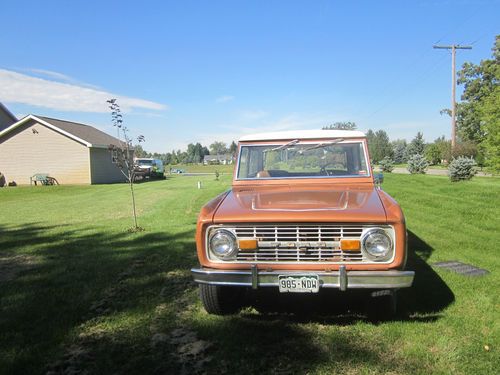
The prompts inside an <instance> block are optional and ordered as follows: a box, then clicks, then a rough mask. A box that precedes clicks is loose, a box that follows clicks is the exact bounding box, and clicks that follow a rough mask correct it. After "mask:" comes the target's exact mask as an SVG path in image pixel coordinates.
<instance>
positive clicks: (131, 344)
mask: <svg viewBox="0 0 500 375" xmlns="http://www.w3.org/2000/svg"><path fill="white" fill-rule="evenodd" d="M192 238H193V232H192V231H191V230H188V231H183V232H180V233H164V232H161V233H160V232H154V233H149V232H142V233H137V234H127V233H116V232H115V233H109V232H104V231H102V230H100V229H96V228H94V227H89V228H83V230H75V229H72V227H70V226H66V227H65V226H58V227H55V226H49V225H42V224H36V223H34V224H28V225H24V226H22V227H5V226H4V227H2V226H0V273H2V274H4V275H7V276H6V277H4V278H3V279H2V280H0V332H1V333H2V335H1V336H0V362H1V363H2V366H1V367H0V373H5V374H7V373H8V374H26V373H43V372H44V371H46V370H47V369H50V370H51V371H54V372H55V373H63V372H64V371H66V372H68V371H72V370H75V371H76V372H75V373H78V371H81V370H86V371H89V372H90V373H127V374H135V373H137V374H139V373H141V374H142V373H179V372H180V371H182V370H183V368H182V366H181V365H180V364H179V357H178V354H177V352H178V346H176V345H172V344H169V342H168V338H167V339H165V337H163V336H162V334H163V335H166V334H168V333H169V332H170V331H171V330H172V329H174V328H177V327H186V326H187V327H188V328H189V329H194V330H195V331H196V333H197V334H198V335H199V337H201V338H202V339H204V340H209V341H211V342H213V343H214V344H215V345H214V347H213V348H212V351H211V352H209V353H199V354H194V355H193V361H196V360H199V359H200V356H211V357H213V358H214V359H213V360H212V361H211V362H209V363H208V364H207V365H206V366H205V367H204V370H206V371H207V373H220V372H224V370H226V371H227V372H228V373H232V372H236V371H238V372H240V373H245V372H247V373H254V372H263V373H280V372H281V373H302V372H305V371H306V370H307V369H311V368H321V366H322V365H328V366H331V364H334V365H335V366H337V365H338V366H339V367H338V369H339V371H342V369H343V366H349V365H350V364H352V362H353V361H356V363H357V365H362V366H367V367H369V368H375V369H379V370H380V371H385V370H386V369H393V370H394V369H395V370H396V371H397V370H401V371H402V372H404V370H407V369H411V368H417V367H416V366H418V364H417V363H415V364H413V363H408V362H407V363H406V364H405V366H407V367H404V368H394V363H392V362H393V361H392V359H391V357H385V356H384V354H383V353H385V352H386V351H387V352H390V351H391V347H390V344H391V343H390V340H381V341H380V342H379V340H378V339H377V337H373V338H370V337H366V336H365V337H364V338H363V340H360V339H359V337H356V335H355V334H353V331H351V330H346V329H345V328H346V326H351V328H350V329H353V330H354V329H356V323H359V322H365V321H366V317H365V316H364V315H363V303H362V302H363V299H362V298H356V295H354V294H353V295H347V294H343V293H338V292H334V291H327V293H322V294H321V295H317V296H311V297H312V298H311V299H308V300H307V299H306V300H305V301H303V302H301V305H302V306H303V307H304V309H303V311H301V312H300V314H297V315H290V314H275V315H260V314H256V313H255V312H252V311H250V310H247V311H245V312H243V313H241V314H240V315H236V316H232V317H224V318H219V317H211V316H208V315H206V314H204V313H202V312H199V303H198V302H197V298H196V297H195V293H196V292H195V286H194V284H193V283H192V282H191V277H190V275H189V272H188V270H189V269H190V267H191V266H192V265H193V264H194V263H195V262H196V259H195V246H194V242H193V239H192ZM409 245H410V246H409V248H410V258H409V263H408V268H409V269H413V270H415V271H416V275H417V276H416V279H415V283H414V286H413V287H412V288H410V289H408V290H405V291H403V292H402V296H401V305H402V306H403V307H405V311H404V313H403V315H402V316H400V317H399V318H398V320H403V321H432V320H434V319H437V318H438V317H439V313H440V311H442V310H443V309H444V308H446V306H448V305H449V304H450V303H452V302H453V300H454V296H453V293H452V292H451V290H450V289H449V288H448V287H447V286H446V284H445V283H444V282H443V280H441V278H440V277H439V276H438V275H437V274H436V273H435V272H434V271H433V270H432V268H431V267H430V266H428V265H427V263H426V262H425V260H426V259H427V258H428V257H429V256H430V254H431V252H432V248H430V247H429V246H428V245H427V244H426V243H425V242H423V241H422V240H421V239H419V238H418V237H417V236H415V235H414V234H413V233H411V232H410V233H409ZM292 297H293V296H292ZM351 297H352V300H351ZM285 302H286V301H285ZM345 302H348V303H345ZM193 303H194V304H193ZM288 303H291V304H295V305H297V303H296V301H294V300H293V299H292V300H291V301H288ZM304 312H305V313H306V314H304ZM200 314H201V315H200ZM303 323H313V324H306V325H304V324H303ZM153 336H156V337H157V338H159V342H160V344H158V345H157V346H155V345H156V344H155V345H152V337H153ZM374 341H376V342H374ZM47 365H52V366H50V367H47ZM207 366H208V367H207Z"/></svg>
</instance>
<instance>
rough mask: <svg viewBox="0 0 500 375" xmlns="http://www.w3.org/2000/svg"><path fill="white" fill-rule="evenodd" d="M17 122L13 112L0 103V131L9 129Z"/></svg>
mask: <svg viewBox="0 0 500 375" xmlns="http://www.w3.org/2000/svg"><path fill="white" fill-rule="evenodd" d="M15 122H17V118H16V116H14V115H13V114H12V112H11V111H9V110H8V109H7V107H6V106H4V105H3V104H2V103H0V131H2V130H4V129H5V128H8V127H9V126H11V125H12V124H14V123H15Z"/></svg>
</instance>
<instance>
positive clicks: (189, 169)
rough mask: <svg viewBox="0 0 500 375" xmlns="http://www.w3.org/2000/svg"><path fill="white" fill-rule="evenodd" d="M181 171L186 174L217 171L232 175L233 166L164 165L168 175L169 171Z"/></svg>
mask: <svg viewBox="0 0 500 375" xmlns="http://www.w3.org/2000/svg"><path fill="white" fill-rule="evenodd" d="M171 168H173V169H183V170H185V171H186V173H215V171H218V172H219V173H220V174H229V175H232V174H233V170H234V164H233V165H222V164H221V165H203V164H176V165H166V166H165V171H166V172H167V173H168V172H169V171H170V169H171Z"/></svg>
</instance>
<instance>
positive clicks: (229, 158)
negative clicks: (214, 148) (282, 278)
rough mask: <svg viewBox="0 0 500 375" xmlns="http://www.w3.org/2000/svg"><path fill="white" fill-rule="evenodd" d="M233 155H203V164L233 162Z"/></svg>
mask: <svg viewBox="0 0 500 375" xmlns="http://www.w3.org/2000/svg"><path fill="white" fill-rule="evenodd" d="M233 160H234V158H233V155H231V154H225V155H205V156H204V157H203V164H205V165H208V164H233Z"/></svg>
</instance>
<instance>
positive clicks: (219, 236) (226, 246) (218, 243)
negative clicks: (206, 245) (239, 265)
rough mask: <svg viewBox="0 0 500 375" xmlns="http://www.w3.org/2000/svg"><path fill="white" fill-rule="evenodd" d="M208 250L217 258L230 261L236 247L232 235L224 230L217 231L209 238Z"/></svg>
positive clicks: (234, 238)
mask: <svg viewBox="0 0 500 375" xmlns="http://www.w3.org/2000/svg"><path fill="white" fill-rule="evenodd" d="M209 242H210V250H211V251H212V254H214V255H215V256H216V257H217V258H220V259H224V260H227V259H230V258H233V257H234V256H235V255H236V252H237V251H238V246H237V243H236V237H235V236H234V234H233V233H232V232H230V231H228V230H226V229H217V230H215V231H214V232H213V233H212V235H211V236H210V240H209Z"/></svg>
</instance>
